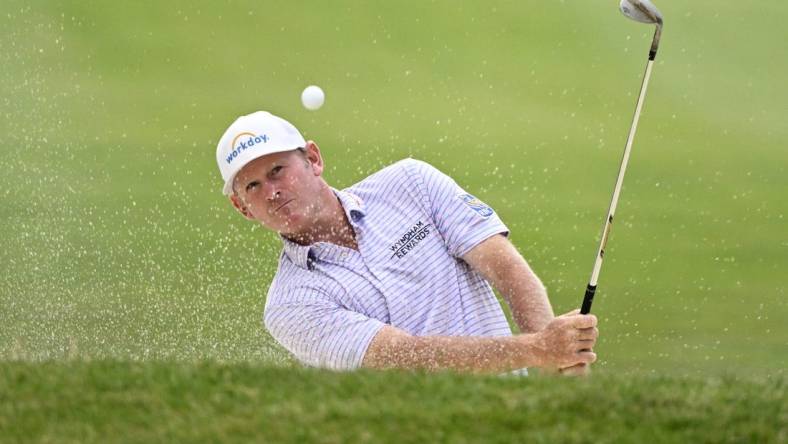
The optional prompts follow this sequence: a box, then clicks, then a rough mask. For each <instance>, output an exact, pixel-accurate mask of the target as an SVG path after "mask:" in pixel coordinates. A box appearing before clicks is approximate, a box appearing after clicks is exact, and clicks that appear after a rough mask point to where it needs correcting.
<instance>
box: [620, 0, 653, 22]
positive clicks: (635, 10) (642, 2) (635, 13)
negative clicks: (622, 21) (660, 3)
mask: <svg viewBox="0 0 788 444" xmlns="http://www.w3.org/2000/svg"><path fill="white" fill-rule="evenodd" d="M619 9H620V10H621V12H622V13H623V14H624V15H625V16H627V17H629V18H631V19H632V20H635V21H637V22H640V23H648V24H652V25H661V24H662V13H660V12H659V10H658V9H657V7H656V6H654V4H653V3H651V2H650V1H649V0H621V4H620V5H619Z"/></svg>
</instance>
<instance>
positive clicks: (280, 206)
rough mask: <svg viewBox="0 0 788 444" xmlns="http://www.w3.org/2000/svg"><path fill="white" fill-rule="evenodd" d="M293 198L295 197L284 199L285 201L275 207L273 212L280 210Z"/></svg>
mask: <svg viewBox="0 0 788 444" xmlns="http://www.w3.org/2000/svg"><path fill="white" fill-rule="evenodd" d="M294 200H295V199H290V200H286V201H285V202H284V203H283V204H282V205H279V206H278V207H276V209H275V210H274V213H276V212H278V211H279V210H281V209H282V208H284V207H285V205H287V204H289V203H290V202H292V201H294Z"/></svg>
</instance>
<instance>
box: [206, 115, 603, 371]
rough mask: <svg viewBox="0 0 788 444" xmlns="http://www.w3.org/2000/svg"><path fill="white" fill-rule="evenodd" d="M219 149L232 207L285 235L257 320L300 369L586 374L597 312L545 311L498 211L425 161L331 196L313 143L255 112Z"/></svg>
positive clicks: (543, 297)
mask: <svg viewBox="0 0 788 444" xmlns="http://www.w3.org/2000/svg"><path fill="white" fill-rule="evenodd" d="M216 157H217V162H218V164H219V170H220V171H221V174H222V179H223V180H224V194H225V195H227V196H229V198H230V201H231V202H232V204H233V206H234V207H235V208H236V209H237V210H238V211H239V212H240V213H241V214H242V215H243V216H244V217H246V218H247V219H249V220H252V221H255V222H259V223H260V224H262V225H263V226H264V227H266V228H268V229H270V230H273V231H275V232H277V233H278V234H279V236H280V237H281V239H282V242H283V249H282V253H281V255H280V256H279V266H278V269H277V271H276V275H275V276H274V279H273V282H272V283H271V287H270V289H269V290H268V297H267V299H266V304H265V312H264V315H263V319H264V323H265V326H266V328H267V329H268V331H269V332H270V333H271V335H272V336H273V337H274V338H275V339H276V340H277V341H278V342H279V343H280V344H281V345H282V346H284V347H285V348H286V349H287V350H288V351H290V353H292V354H293V355H294V356H295V357H296V358H297V359H298V360H300V361H301V362H303V363H304V364H306V365H309V366H315V367H322V368H329V369H336V370H352V369H357V368H361V367H366V368H376V369H386V368H399V369H426V370H453V371H460V372H487V373H502V372H506V371H512V370H517V369H522V368H527V367H541V368H545V369H550V370H559V371H561V372H562V373H567V374H583V373H585V372H586V371H587V369H588V366H589V364H591V363H593V362H594V361H595V360H596V355H595V354H594V352H593V351H592V350H593V346H594V344H595V342H596V339H597V335H598V331H597V328H596V322H597V321H596V318H595V317H594V316H593V315H580V314H577V311H574V312H572V313H568V314H565V315H563V316H559V317H555V316H554V315H553V310H552V308H551V306H550V301H549V300H548V298H547V293H546V291H545V288H544V286H543V285H542V283H541V282H540V280H539V278H538V277H537V276H536V275H535V274H534V273H533V271H532V270H531V269H530V267H529V266H528V264H527V262H526V261H525V260H524V259H523V258H522V256H520V254H519V253H518V252H517V250H516V249H515V248H514V246H513V245H512V244H511V242H510V241H509V240H508V238H507V235H508V229H507V228H506V226H505V225H504V224H503V222H502V221H501V219H500V218H499V216H498V215H497V214H496V213H495V211H494V210H493V209H492V208H491V207H490V206H488V205H487V204H485V203H484V202H482V201H480V200H479V199H477V198H476V197H474V196H473V195H471V194H469V193H468V192H466V191H465V190H463V189H462V188H461V187H459V186H458V185H457V183H455V182H454V180H452V179H451V178H450V177H449V176H447V175H445V174H443V173H441V172H440V171H438V170H437V169H435V168H434V167H432V166H430V165H428V164H426V163H424V162H421V161H418V160H413V159H405V160H402V161H400V162H397V163H395V164H393V165H391V166H388V167H386V168H384V169H382V170H380V171H378V172H376V173H374V174H372V175H371V176H369V177H367V178H366V179H364V180H362V181H361V182H359V183H357V184H355V185H353V186H351V187H349V188H346V189H344V190H338V189H335V188H332V187H331V186H330V185H329V184H328V183H326V181H325V179H324V178H323V172H324V170H325V164H324V163H323V157H322V155H321V153H320V149H319V148H318V146H317V144H316V143H315V142H313V141H311V140H310V141H306V140H304V138H303V137H302V136H301V134H300V133H299V131H298V130H297V129H296V128H295V127H294V126H293V125H292V124H290V123H289V122H287V121H286V120H284V119H281V118H279V117H277V116H274V115H272V114H270V113H268V112H263V111H260V112H256V113H253V114H249V115H246V116H242V117H240V118H238V119H237V120H236V121H235V122H234V123H233V124H232V125H230V127H229V128H228V129H227V131H226V132H225V133H224V135H223V136H222V138H221V140H220V141H219V144H218V147H217V153H216ZM247 254H255V252H253V251H249V252H247ZM490 284H492V286H493V287H495V288H496V289H497V290H498V291H499V292H500V293H501V295H503V297H504V299H505V300H506V302H507V303H508V305H509V307H510V309H511V312H512V315H513V317H514V321H515V322H516V323H517V325H518V327H519V329H520V333H519V334H515V335H513V334H512V331H511V329H510V327H509V324H508V322H507V320H506V317H505V315H504V312H503V310H502V307H501V306H500V304H499V302H498V300H497V298H496V297H495V295H494V293H493V291H492V289H491V287H490Z"/></svg>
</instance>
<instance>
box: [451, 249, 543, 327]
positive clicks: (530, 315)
mask: <svg viewBox="0 0 788 444" xmlns="http://www.w3.org/2000/svg"><path fill="white" fill-rule="evenodd" d="M463 259H464V260H465V261H466V262H468V264H470V265H471V267H473V268H474V269H475V270H477V271H478V272H479V273H481V274H482V276H484V278H485V279H487V281H489V282H490V284H492V286H493V287H495V289H496V290H498V291H499V292H500V293H501V294H502V295H503V297H504V299H506V302H507V304H508V305H509V308H511V309H512V316H513V317H514V320H515V322H516V323H517V326H518V327H520V331H521V332H523V333H533V332H537V331H540V330H542V329H543V328H544V327H545V326H546V325H547V324H549V323H550V321H552V320H553V318H554V317H555V315H554V314H553V308H552V307H551V306H550V300H549V299H548V298H547V291H546V290H545V288H544V285H542V281H540V280H539V278H538V277H537V276H536V274H535V273H534V272H533V270H531V267H530V266H529V265H528V262H526V261H525V259H523V257H522V256H520V253H519V252H518V251H517V249H516V248H515V247H514V245H512V243H511V242H509V240H508V239H506V238H505V237H504V236H493V237H491V238H489V239H487V240H485V241H484V242H482V243H481V244H479V245H478V246H476V247H475V248H474V249H472V250H471V251H470V252H468V253H467V254H466V255H465V256H464V257H463Z"/></svg>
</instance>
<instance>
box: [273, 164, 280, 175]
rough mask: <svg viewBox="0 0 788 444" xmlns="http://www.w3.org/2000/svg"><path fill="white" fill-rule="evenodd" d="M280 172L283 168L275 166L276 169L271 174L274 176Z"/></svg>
mask: <svg viewBox="0 0 788 444" xmlns="http://www.w3.org/2000/svg"><path fill="white" fill-rule="evenodd" d="M280 171H282V167H281V166H275V167H274V168H273V169H272V170H271V174H272V175H274V174H276V173H278V172H280Z"/></svg>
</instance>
